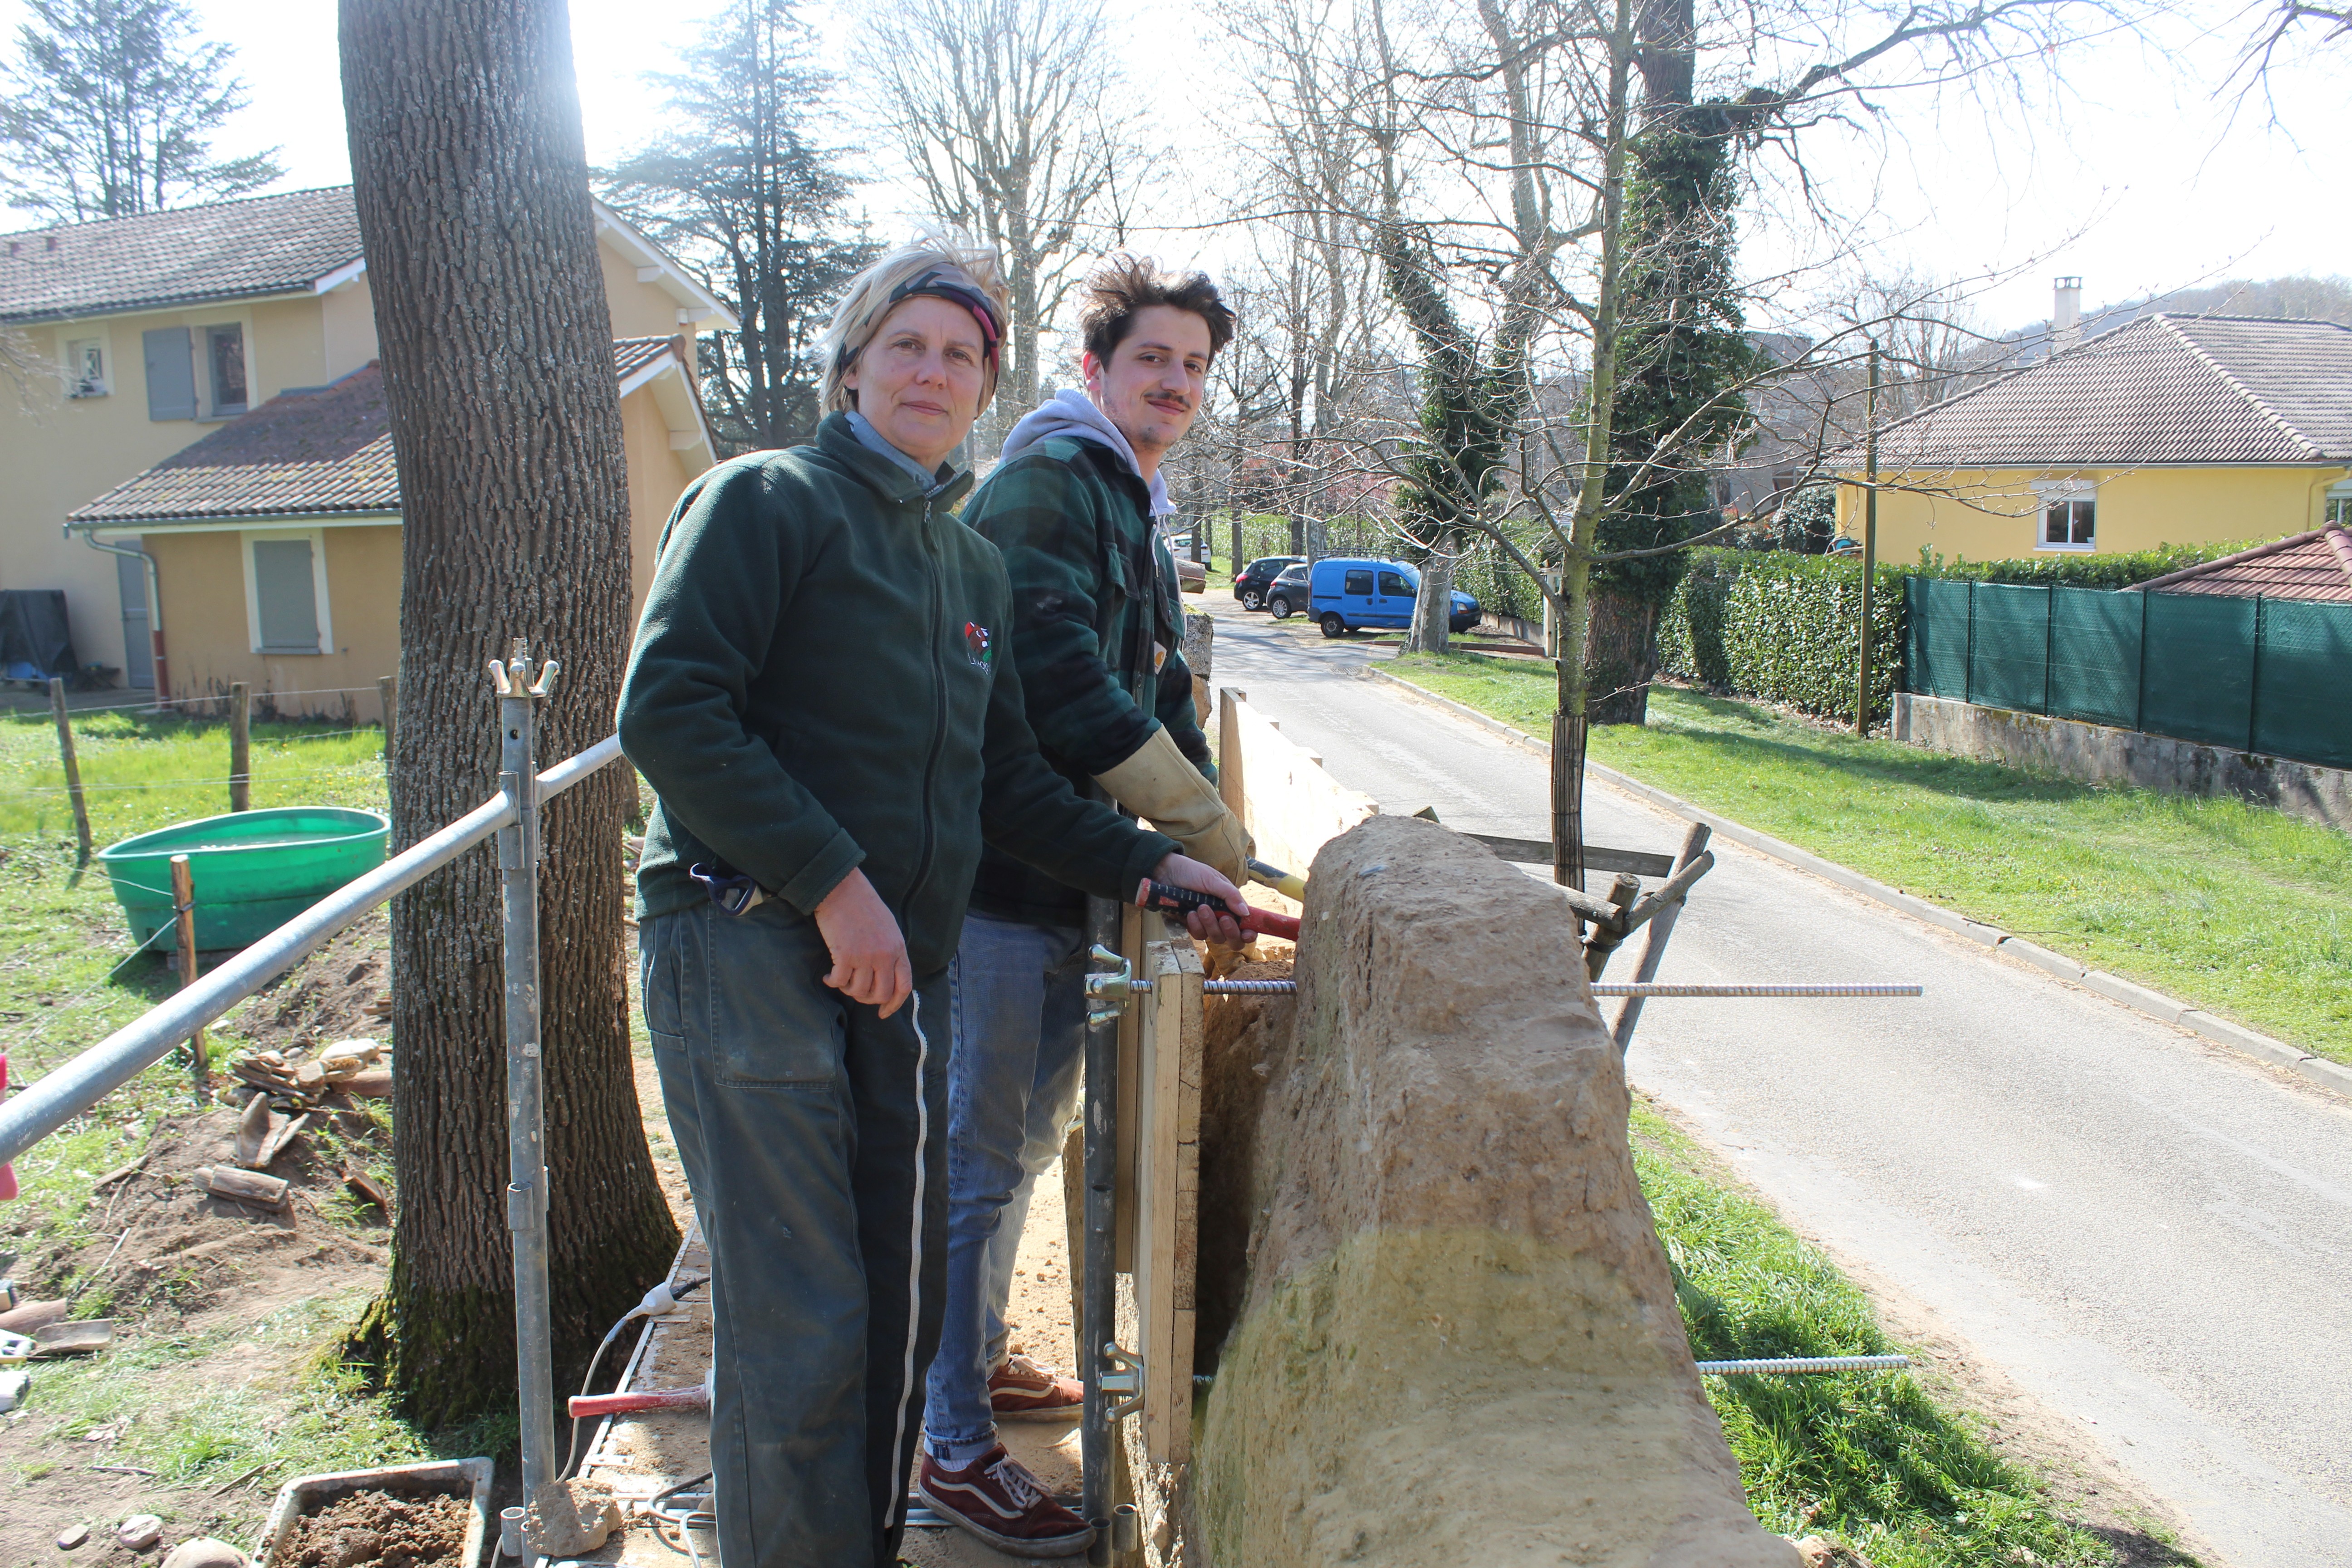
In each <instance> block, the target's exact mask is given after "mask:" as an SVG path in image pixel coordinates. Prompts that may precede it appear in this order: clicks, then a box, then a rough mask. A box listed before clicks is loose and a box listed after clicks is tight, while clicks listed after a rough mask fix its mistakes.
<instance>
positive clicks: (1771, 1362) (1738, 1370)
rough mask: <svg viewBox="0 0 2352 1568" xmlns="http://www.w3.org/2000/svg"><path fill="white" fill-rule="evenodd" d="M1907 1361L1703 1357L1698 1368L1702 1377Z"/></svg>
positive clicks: (1893, 1368)
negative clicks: (1751, 1359) (1717, 1358)
mask: <svg viewBox="0 0 2352 1568" xmlns="http://www.w3.org/2000/svg"><path fill="white" fill-rule="evenodd" d="M1910 1364H1911V1358H1910V1357H1909V1356H1907V1355H1799V1356H1771V1357H1764V1358H1760V1359H1758V1360H1754V1361H1703V1362H1700V1363H1698V1370H1699V1373H1700V1375H1701V1376H1704V1377H1746V1376H1751V1375H1754V1376H1773V1375H1777V1374H1779V1373H1799V1372H1900V1371H1902V1370H1903V1369H1904V1368H1905V1367H1906V1366H1909V1365H1910Z"/></svg>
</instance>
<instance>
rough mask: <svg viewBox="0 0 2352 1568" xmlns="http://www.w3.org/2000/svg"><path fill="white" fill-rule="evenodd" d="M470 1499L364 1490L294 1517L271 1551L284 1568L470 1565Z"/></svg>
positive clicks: (445, 1567)
mask: <svg viewBox="0 0 2352 1568" xmlns="http://www.w3.org/2000/svg"><path fill="white" fill-rule="evenodd" d="M471 1514H472V1509H471V1507H470V1505H469V1503H468V1500H467V1499H465V1498H461V1497H457V1496H455V1495H453V1494H451V1493H447V1492H441V1493H436V1494H430V1495H424V1496H418V1495H410V1496H406V1497H403V1496H400V1495H399V1494H397V1493H394V1492H383V1491H360V1492H352V1493H349V1494H348V1495H346V1496H343V1497H340V1498H337V1499H336V1500H334V1501H333V1502H331V1503H329V1504H328V1505H327V1506H326V1507H324V1508H322V1509H320V1510H319V1511H318V1512H316V1513H310V1514H305V1515H303V1516H302V1517H301V1518H299V1519H298V1520H296V1521H294V1528H293V1529H292V1530H290V1531H288V1532H287V1535H286V1541H285V1543H284V1544H283V1545H282V1546H280V1547H279V1548H278V1551H277V1552H274V1553H273V1554H272V1561H273V1562H275V1563H279V1564H282V1565H283V1568H466V1562H465V1551H466V1526H467V1521H468V1520H469V1518H470V1517H471Z"/></svg>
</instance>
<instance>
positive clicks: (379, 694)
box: [375, 675, 400, 773]
mask: <svg viewBox="0 0 2352 1568" xmlns="http://www.w3.org/2000/svg"><path fill="white" fill-rule="evenodd" d="M375 697H376V700H377V701H378V702H379V703H381V704H382V705H383V766H384V771H385V772H386V773H389V772H391V771H392V747H393V735H394V732H393V726H394V722H395V721H396V715H397V714H398V712H399V710H400V677H398V676H396V675H379V676H377V677H376V679H375Z"/></svg>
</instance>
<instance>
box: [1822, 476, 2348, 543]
mask: <svg viewBox="0 0 2352 1568" xmlns="http://www.w3.org/2000/svg"><path fill="white" fill-rule="evenodd" d="M2346 473H2347V469H2345V468H2342V467H2335V468H2126V469H2097V468H2089V469H2052V470H2049V471H2047V472H2041V471H2033V470H2024V469H1969V470H1960V471H1953V472H1945V473H1937V474H1908V475H1885V476H1882V477H1881V487H1882V488H1881V489H1880V490H1879V496H1878V558H1879V559H1880V560H1882V561H1890V562H1906V563H1907V562H1911V561H1915V560H1916V559H1918V555H1919V552H1920V550H1921V549H1922V548H1925V549H1927V550H1928V551H1931V552H1937V553H1940V554H1941V555H1943V556H1944V557H1945V558H1946V559H1947V560H1952V559H1958V558H1962V557H1965V558H1966V559H1968V560H1970V561H2001V560H2009V559H2011V558H2016V557H2023V556H2032V555H2037V554H2049V555H2063V554H2076V553H2085V552H2075V551H2059V550H2042V549H2039V548H2037V542H2038V541H2039V540H2040V538H2041V529H2042V506H2041V500H2040V498H2039V497H2038V496H2037V495H2036V493H2035V492H2034V489H2033V481H2034V480H2036V479H2044V480H2048V479H2090V480H2092V481H2093V482H2094V483H2095V485H2096V487H2097V500H2098V547H2097V550H2096V552H2095V553H2098V554H2103V555H2111V554H2121V553H2128V552H2132V551H2137V550H2153V549H2155V548H2156V547H2157V546H2158V545H2160V544H2206V543H2218V542H2235V541H2239V540H2266V539H2278V538H2281V537H2283V536H2284V535H2286V534H2290V533H2300V532H2302V531H2305V530H2306V529H2312V528H2316V527H2318V526H2319V523H2320V511H2321V497H2322V496H2323V494H2324V493H2325V492H2326V489H2327V487H2328V486H2329V485H2330V484H2333V483H2334V482H2335V481H2336V480H2337V479H2343V478H2344V477H2345V475H2346ZM1855 477H1856V476H1854V475H1852V474H1847V475H1844V476H1843V478H1845V479H1847V480H1849V481H1851V480H1853V479H1854V478H1855ZM1888 487H1901V488H1888ZM1862 502H1863V491H1862V489H1860V488H1859V487H1858V486H1856V485H1854V484H1853V483H1851V482H1848V483H1846V484H1842V485H1840V486H1839V487H1838V531H1839V532H1840V533H1842V534H1843V535H1845V536H1846V537H1847V538H1849V539H1856V540H1858V539H1860V538H1861V537H1862V531H1863V504H1862Z"/></svg>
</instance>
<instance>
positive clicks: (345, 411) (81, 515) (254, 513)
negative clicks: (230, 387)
mask: <svg viewBox="0 0 2352 1568" xmlns="http://www.w3.org/2000/svg"><path fill="white" fill-rule="evenodd" d="M671 342H672V340H670V339H668V338H622V339H620V340H619V341H617V342H614V344H613V362H614V370H615V372H616V374H617V375H618V377H619V379H621V380H623V381H626V380H627V379H628V378H629V377H630V376H631V375H634V374H636V373H638V372H640V371H642V370H645V369H646V367H648V366H650V365H653V364H655V363H658V362H659V361H660V359H661V358H662V356H663V355H664V354H666V353H670V352H671ZM399 510H400V474H399V470H398V468H397V467H396V466H395V464H394V460H393V452H392V421H391V416H390V415H389V413H388V412H387V411H386V409H385V406H384V390H383V367H382V366H381V365H379V364H377V363H373V362H371V363H368V364H367V365H365V366H364V367H362V368H361V369H359V370H355V371H353V372H352V374H349V375H347V376H345V377H343V378H342V379H341V381H338V382H335V383H333V384H331V385H327V386H314V387H304V388H299V389H296V390H293V391H289V392H281V393H279V394H278V395H277V396H275V397H273V398H271V399H270V400H269V401H268V402H267V403H265V404H263V405H261V406H260V407H258V408H257V409H255V410H254V411H253V412H252V413H250V414H247V415H245V416H243V417H241V418H238V419H236V420H232V421H231V422H230V423H228V424H226V425H225V426H221V428H219V429H217V430H215V431H214V432H213V433H212V434H210V435H209V436H206V437H205V438H204V439H202V440H200V441H197V442H195V443H194V445H192V446H189V447H184V448H183V449H182V450H180V451H179V452H176V453H174V454H173V456H171V457H169V458H164V459H163V461H162V462H160V463H158V464H156V465H155V466H154V467H153V468H150V469H148V470H147V471H146V472H145V473H143V474H140V475H137V476H136V477H134V478H131V479H125V480H123V481H122V483H121V484H119V485H117V486H115V487H114V488H113V489H110V490H108V491H107V492H106V493H105V494H104V495H101V496H100V497H99V498H98V499H96V500H92V501H90V502H89V503H88V504H87V505H85V506H81V507H78V508H76V509H75V510H74V511H73V513H72V514H71V515H70V516H69V517H68V519H67V521H68V522H73V523H82V524H92V523H95V524H100V525H104V526H108V527H118V528H119V527H121V526H123V525H125V524H130V523H142V522H143V523H155V524H163V523H167V522H199V521H230V520H233V519H237V518H269V517H281V518H290V517H320V516H331V515H333V514H335V513H339V512H341V513H352V512H394V513H396V512H398V511H399Z"/></svg>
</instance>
